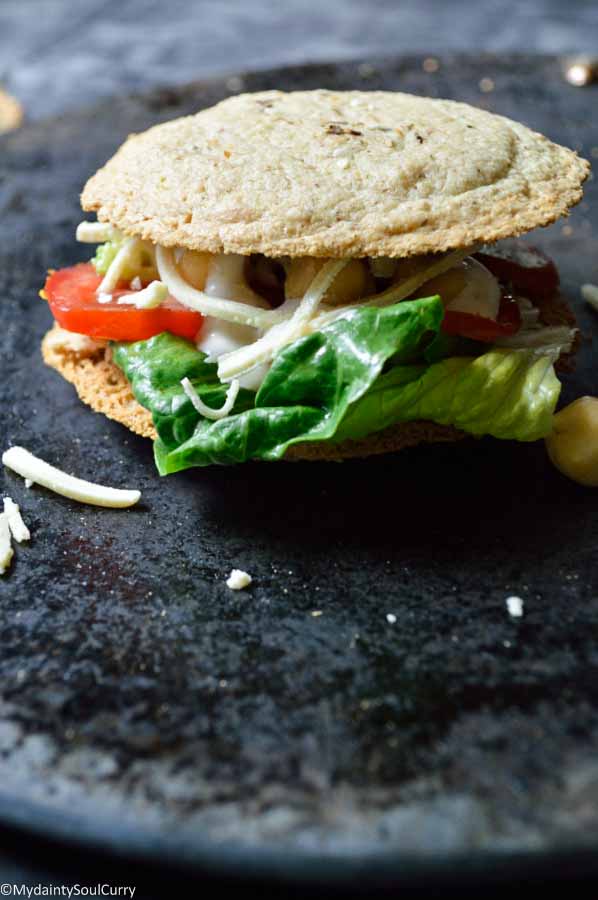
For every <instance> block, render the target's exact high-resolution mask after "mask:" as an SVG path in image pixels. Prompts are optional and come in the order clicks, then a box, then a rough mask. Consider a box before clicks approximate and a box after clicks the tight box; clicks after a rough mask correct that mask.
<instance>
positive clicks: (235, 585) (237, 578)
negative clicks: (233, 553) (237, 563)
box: [226, 569, 253, 591]
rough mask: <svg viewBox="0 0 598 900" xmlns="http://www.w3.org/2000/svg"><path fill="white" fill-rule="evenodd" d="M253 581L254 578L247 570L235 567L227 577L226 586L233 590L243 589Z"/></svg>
mask: <svg viewBox="0 0 598 900" xmlns="http://www.w3.org/2000/svg"><path fill="white" fill-rule="evenodd" d="M252 581H253V578H252V577H251V575H249V574H248V573H247V572H244V571H243V570H242V569H233V570H232V571H231V573H230V575H229V576H228V578H227V579H226V586H227V587H229V588H230V589H231V591H242V590H243V588H246V587H249V585H250V584H251V582H252Z"/></svg>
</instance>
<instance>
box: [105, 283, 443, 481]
mask: <svg viewBox="0 0 598 900" xmlns="http://www.w3.org/2000/svg"><path fill="white" fill-rule="evenodd" d="M442 315H443V308H442V303H441V301H440V298H439V297H430V298H425V299H422V300H417V301H412V302H404V303H401V304H397V305H395V306H391V307H388V308H386V309H373V308H366V309H361V310H354V311H352V312H351V313H348V314H347V315H346V316H343V317H341V318H339V319H337V320H336V321H334V322H332V323H331V324H330V325H327V326H326V327H325V328H323V329H322V330H321V331H318V332H316V333H314V334H311V335H308V336H306V337H304V338H301V339H300V340H298V341H295V342H294V343H293V344H291V345H289V346H288V347H285V348H283V349H282V350H281V351H280V352H279V353H278V354H277V356H276V358H275V359H274V361H273V364H272V367H271V369H270V371H269V372H268V375H267V376H266V378H265V380H264V382H263V384H262V386H261V388H260V390H259V391H258V393H257V395H251V393H250V392H248V391H242V392H240V394H239V398H238V400H237V403H236V404H235V408H234V410H233V413H232V414H231V415H230V416H228V417H227V418H226V419H221V420H217V421H212V420H208V419H204V418H203V417H201V416H199V414H198V413H197V412H195V410H194V409H193V407H192V405H191V404H190V402H189V401H188V400H187V398H186V396H185V394H184V392H183V390H182V388H181V386H180V381H181V379H182V378H183V377H185V376H186V377H188V378H189V379H190V380H191V382H192V384H193V385H194V387H195V389H196V390H197V392H198V393H199V395H200V396H201V397H202V399H203V400H204V402H206V403H208V405H213V406H220V405H222V403H223V402H224V394H225V389H226V388H225V386H223V385H219V382H218V379H217V375H216V366H214V365H210V364H207V363H206V362H205V357H204V356H203V354H201V353H200V352H199V351H197V350H196V349H195V347H194V346H193V345H192V344H190V343H189V342H187V341H183V340H182V339H181V338H176V337H174V336H172V335H169V334H162V335H159V336H158V337H155V338H151V339H150V340H149V341H138V342H136V343H133V344H116V345H114V349H113V354H114V361H115V362H116V364H117V365H118V366H120V368H121V369H122V370H123V371H124V373H125V375H126V376H127V379H128V380H129V382H130V383H131V386H132V388H133V393H134V394H135V397H136V398H137V400H138V401H139V402H140V403H141V405H142V406H145V407H146V409H149V410H150V412H151V413H152V415H153V419H154V423H155V425H156V429H157V431H158V435H159V440H157V441H156V442H155V445H154V447H155V456H156V463H157V466H158V470H159V471H160V473H161V474H168V473H171V472H176V471H179V470H181V469H186V468H189V467H190V466H206V465H210V464H214V463H222V464H230V463H238V462H244V461H246V460H248V459H278V458H280V457H281V456H282V455H283V454H284V453H285V451H286V450H287V448H288V447H289V446H290V445H291V444H294V443H297V442H300V441H306V440H307V441H320V440H329V439H330V438H331V437H333V436H334V434H335V432H336V430H337V428H338V426H339V424H340V422H341V420H342V419H343V417H344V416H345V414H346V413H347V411H348V409H349V408H350V407H351V405H352V404H353V403H355V402H356V401H357V400H359V399H360V398H361V397H362V396H363V395H364V394H365V393H366V392H367V391H368V390H369V388H370V387H371V386H372V384H374V382H375V381H376V379H377V378H378V376H379V375H380V373H381V372H382V369H383V367H384V365H385V363H386V362H387V360H389V359H390V358H391V357H392V359H393V362H401V361H403V360H408V359H411V358H413V356H414V355H416V354H417V353H418V351H419V350H420V348H421V347H422V346H423V343H424V342H425V340H426V339H427V337H428V336H429V335H430V334H432V335H433V334H435V333H437V332H438V330H439V328H440V324H441V321H442ZM208 388H209V389H210V391H212V392H213V393H212V394H210V395H208V392H207V389H208ZM248 395H249V396H248ZM212 397H213V400H212V399H211V398H212Z"/></svg>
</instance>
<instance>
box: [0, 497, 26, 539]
mask: <svg viewBox="0 0 598 900" xmlns="http://www.w3.org/2000/svg"><path fill="white" fill-rule="evenodd" d="M4 515H5V516H6V518H7V519H8V527H9V528H10V531H11V534H12V536H13V538H14V539H15V541H17V542H18V543H19V544H22V543H23V541H29V540H30V539H31V532H30V531H29V529H28V528H27V526H26V525H25V523H24V522H23V517H22V515H21V510H20V509H19V506H18V504H17V503H15V502H14V500H11V498H10V497H5V498H4Z"/></svg>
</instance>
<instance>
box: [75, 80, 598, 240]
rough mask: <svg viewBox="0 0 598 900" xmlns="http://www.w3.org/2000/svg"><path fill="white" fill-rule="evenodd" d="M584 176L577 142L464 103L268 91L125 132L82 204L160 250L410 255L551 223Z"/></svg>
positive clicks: (363, 94)
mask: <svg viewBox="0 0 598 900" xmlns="http://www.w3.org/2000/svg"><path fill="white" fill-rule="evenodd" d="M587 174H588V164H587V163H586V162H585V161H584V160H581V159H580V158H579V157H578V156H577V154H575V153H574V152H573V151H571V150H568V149H566V148H564V147H560V146H557V145H556V144H553V143H552V142H551V141H549V140H547V139H546V138H545V137H543V136H542V135H540V134H536V133H535V132H533V131H531V130H530V129H528V128H526V127H525V126H523V125H520V124H519V123H517V122H512V121H510V120H509V119H505V118H503V117H501V116H497V115H493V114H492V113H489V112H486V111H484V110H480V109H476V108H474V107H471V106H469V105H466V104H463V103H456V102H453V101H450V100H434V99H428V98H425V97H414V96H412V95H410V94H401V93H389V92H372V93H367V92H360V91H351V92H347V93H338V92H333V91H306V92H297V93H288V94H287V93H282V92H280V91H267V92H265V93H258V94H244V95H241V96H238V97H231V98H229V99H228V100H225V101H223V102H222V103H219V104H218V105H217V106H215V107H213V108H211V109H207V110H203V111H202V112H199V113H197V114H196V115H194V116H188V117H186V118H182V119H177V120H175V121H173V122H167V123H166V124H163V125H158V126H156V127H155V128H152V129H150V130H149V131H146V132H144V133H143V134H140V135H133V136H131V137H130V138H129V139H128V140H127V141H126V142H125V144H124V145H123V146H122V147H121V149H120V150H119V151H118V152H117V153H116V155H115V156H114V157H113V158H112V159H111V160H110V161H109V162H108V163H107V164H106V165H105V166H104V167H103V168H102V169H100V171H99V172H98V173H97V174H96V175H94V176H93V177H92V178H91V179H90V180H89V182H88V183H87V185H86V186H85V189H84V191H83V195H82V199H81V202H82V206H83V209H85V210H89V211H95V212H97V215H98V218H99V219H100V220H105V221H108V222H111V223H112V224H114V225H117V226H118V227H119V228H121V229H122V230H123V231H124V232H125V233H127V234H135V235H139V236H141V237H143V238H146V239H148V240H151V241H153V242H155V243H157V244H161V245H164V246H185V247H190V248H193V249H197V250H206V251H209V252H212V253H242V254H249V253H264V254H266V255H267V256H282V255H287V254H290V255H293V256H316V257H332V256H335V257H336V256H350V257H352V256H408V255H413V254H422V253H430V252H438V251H443V250H447V249H449V248H453V247H468V246H471V245H473V244H476V243H480V242H489V241H495V240H497V239H499V238H503V237H508V236H511V235H516V234H521V233H524V232H526V231H529V230H531V229H532V228H536V227H537V226H540V225H547V224H549V223H551V222H553V221H555V219H558V218H559V217H560V216H562V215H563V214H564V213H566V211H567V209H568V208H569V207H571V206H573V205H574V204H575V203H577V202H578V201H579V199H580V198H581V183H582V182H583V180H584V178H585V177H586V176H587Z"/></svg>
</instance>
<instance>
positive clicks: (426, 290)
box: [416, 263, 466, 307]
mask: <svg viewBox="0 0 598 900" xmlns="http://www.w3.org/2000/svg"><path fill="white" fill-rule="evenodd" d="M465 272H466V268H465V266H464V265H463V263H461V264H460V265H457V266H454V267H453V268H452V269H449V270H448V272H443V274H442V275H437V276H436V278H431V279H430V281H426V282H425V284H422V286H421V287H419V288H418V289H417V294H416V296H417V297H433V296H434V294H439V295H440V299H441V300H442V302H443V304H444V306H445V307H447V306H450V304H451V302H452V301H453V300H454V299H455V297H457V296H458V295H459V294H460V293H461V292H462V290H463V289H464V288H465V282H466V275H465Z"/></svg>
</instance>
